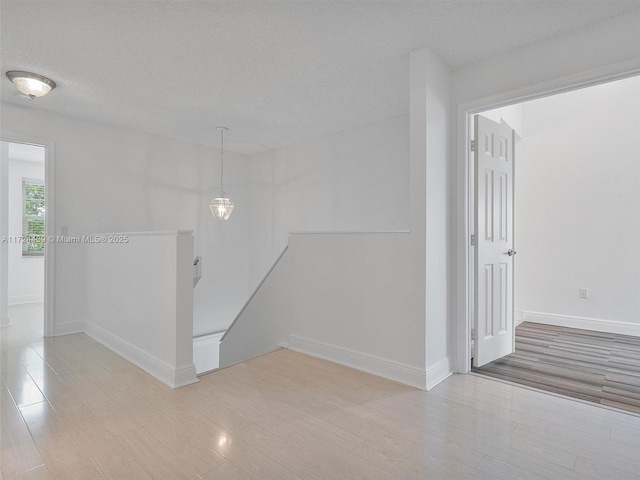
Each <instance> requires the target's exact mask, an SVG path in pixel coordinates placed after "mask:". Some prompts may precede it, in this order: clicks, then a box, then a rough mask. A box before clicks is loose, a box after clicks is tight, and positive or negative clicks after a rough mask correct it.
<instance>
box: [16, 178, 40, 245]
mask: <svg viewBox="0 0 640 480" xmlns="http://www.w3.org/2000/svg"><path fill="white" fill-rule="evenodd" d="M22 236H23V242H22V256H23V257H27V256H28V257H38V256H40V257H41V256H43V255H44V240H45V236H44V182H43V181H42V180H34V179H32V178H23V179H22Z"/></svg>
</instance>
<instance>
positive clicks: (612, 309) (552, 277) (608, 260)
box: [516, 77, 640, 334]
mask: <svg viewBox="0 0 640 480" xmlns="http://www.w3.org/2000/svg"><path fill="white" fill-rule="evenodd" d="M639 91H640V77H633V78H630V79H625V80H621V81H617V82H613V83H607V84H603V85H598V86H596V87H590V88H587V89H582V90H577V91H573V92H569V93H566V94H563V95H556V96H551V97H547V98H543V99H539V100H534V101H530V102H526V103H524V106H523V107H524V123H525V130H526V134H525V136H524V137H523V139H522V141H521V142H520V143H519V145H518V150H517V152H518V158H517V169H516V208H517V232H516V233H517V250H518V256H517V263H516V285H517V287H516V308H517V309H518V310H523V311H525V312H538V313H543V314H545V315H561V316H568V317H586V318H590V319H595V320H604V321H616V322H629V323H634V324H636V325H638V326H640V295H639V294H638V292H640V249H639V248H638V242H637V239H638V238H640V221H639V219H640V188H638V182H639V181H640V162H638V155H637V146H636V143H637V139H638V138H640V95H638V92H639ZM580 288H588V289H589V298H588V299H582V298H579V289H580ZM525 319H526V315H525ZM576 326H577V327H580V326H581V325H580V323H577V324H576ZM638 334H640V328H639V329H638Z"/></svg>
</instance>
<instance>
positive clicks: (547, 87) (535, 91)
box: [453, 60, 640, 373]
mask: <svg viewBox="0 0 640 480" xmlns="http://www.w3.org/2000/svg"><path fill="white" fill-rule="evenodd" d="M636 75H640V61H638V60H631V61H626V62H622V63H614V64H612V65H607V66H604V67H600V68H595V69H591V70H587V71H582V72H579V73H577V74H573V75H568V76H563V77H560V78H556V79H552V80H550V81H545V82H542V83H537V84H533V85H526V86H524V87H522V88H518V89H515V90H511V91H507V92H504V93H499V94H496V95H489V96H486V97H483V98H476V99H473V100H469V101H462V102H458V103H457V106H456V110H457V112H456V116H457V118H456V132H455V142H456V149H455V153H454V155H455V157H454V159H453V160H454V161H455V163H456V178H455V180H454V183H455V185H456V229H455V231H456V272H455V275H456V279H457V285H458V286H457V288H456V292H455V295H456V298H455V309H456V317H455V318H456V325H455V328H456V335H455V337H456V357H455V360H456V365H455V366H454V367H455V371H456V372H459V373H468V372H469V371H470V370H471V352H470V350H469V348H468V346H469V345H470V344H471V322H472V317H473V301H474V298H473V273H474V271H473V247H472V246H471V243H470V241H469V238H470V235H471V233H472V232H473V221H472V220H473V217H472V211H473V198H470V191H471V190H470V182H472V180H473V179H471V178H470V172H471V167H470V162H472V161H473V158H472V156H471V154H470V153H471V152H470V148H469V145H470V143H469V142H470V130H471V124H470V117H471V116H473V115H474V114H476V113H480V112H482V111H486V110H490V109H494V108H499V107H504V106H508V105H513V104H516V103H521V102H525V101H528V100H534V99H537V98H543V97H546V96H549V95H555V94H559V93H566V92H571V91H573V90H578V89H580V88H584V87H590V86H595V85H599V84H602V83H607V82H611V81H615V80H622V79H624V78H628V77H632V76H636ZM454 101H455V100H454Z"/></svg>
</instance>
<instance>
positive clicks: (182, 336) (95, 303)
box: [68, 232, 197, 388]
mask: <svg viewBox="0 0 640 480" xmlns="http://www.w3.org/2000/svg"><path fill="white" fill-rule="evenodd" d="M103 238H105V240H106V241H102V242H98V243H84V244H77V245H76V247H77V248H82V249H83V250H84V252H85V259H86V260H85V264H86V277H85V282H86V305H87V311H86V320H85V321H84V322H81V323H82V325H79V326H77V328H76V330H83V331H85V332H86V333H87V334H89V335H90V336H92V337H94V338H96V339H97V340H98V341H100V342H102V343H104V344H105V345H107V346H108V347H110V348H111V349H113V350H115V351H116V352H118V353H119V354H120V355H122V356H123V357H125V358H126V359H128V360H129V361H131V362H133V363H134V364H135V365H137V366H139V367H140V368H142V369H144V370H146V371H147V372H149V373H150V374H151V375H153V376H155V377H156V378H158V379H159V380H161V381H163V382H165V383H166V384H167V385H169V386H170V387H174V388H175V387H179V386H182V385H187V384H189V383H194V382H196V381H197V379H196V370H195V366H194V364H193V333H192V323H191V319H192V315H193V288H192V286H193V282H192V278H193V277H192V276H193V237H192V235H191V232H143V233H133V234H132V233H129V234H118V235H114V236H113V243H112V241H110V240H109V236H103ZM68 331H73V326H72V325H70V326H69V328H68Z"/></svg>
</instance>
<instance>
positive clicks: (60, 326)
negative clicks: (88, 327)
mask: <svg viewBox="0 0 640 480" xmlns="http://www.w3.org/2000/svg"><path fill="white" fill-rule="evenodd" d="M82 332H84V322H83V321H82V320H77V321H75V322H66V323H56V324H55V325H54V326H53V336H54V337H58V336H60V335H71V334H72V333H82Z"/></svg>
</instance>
